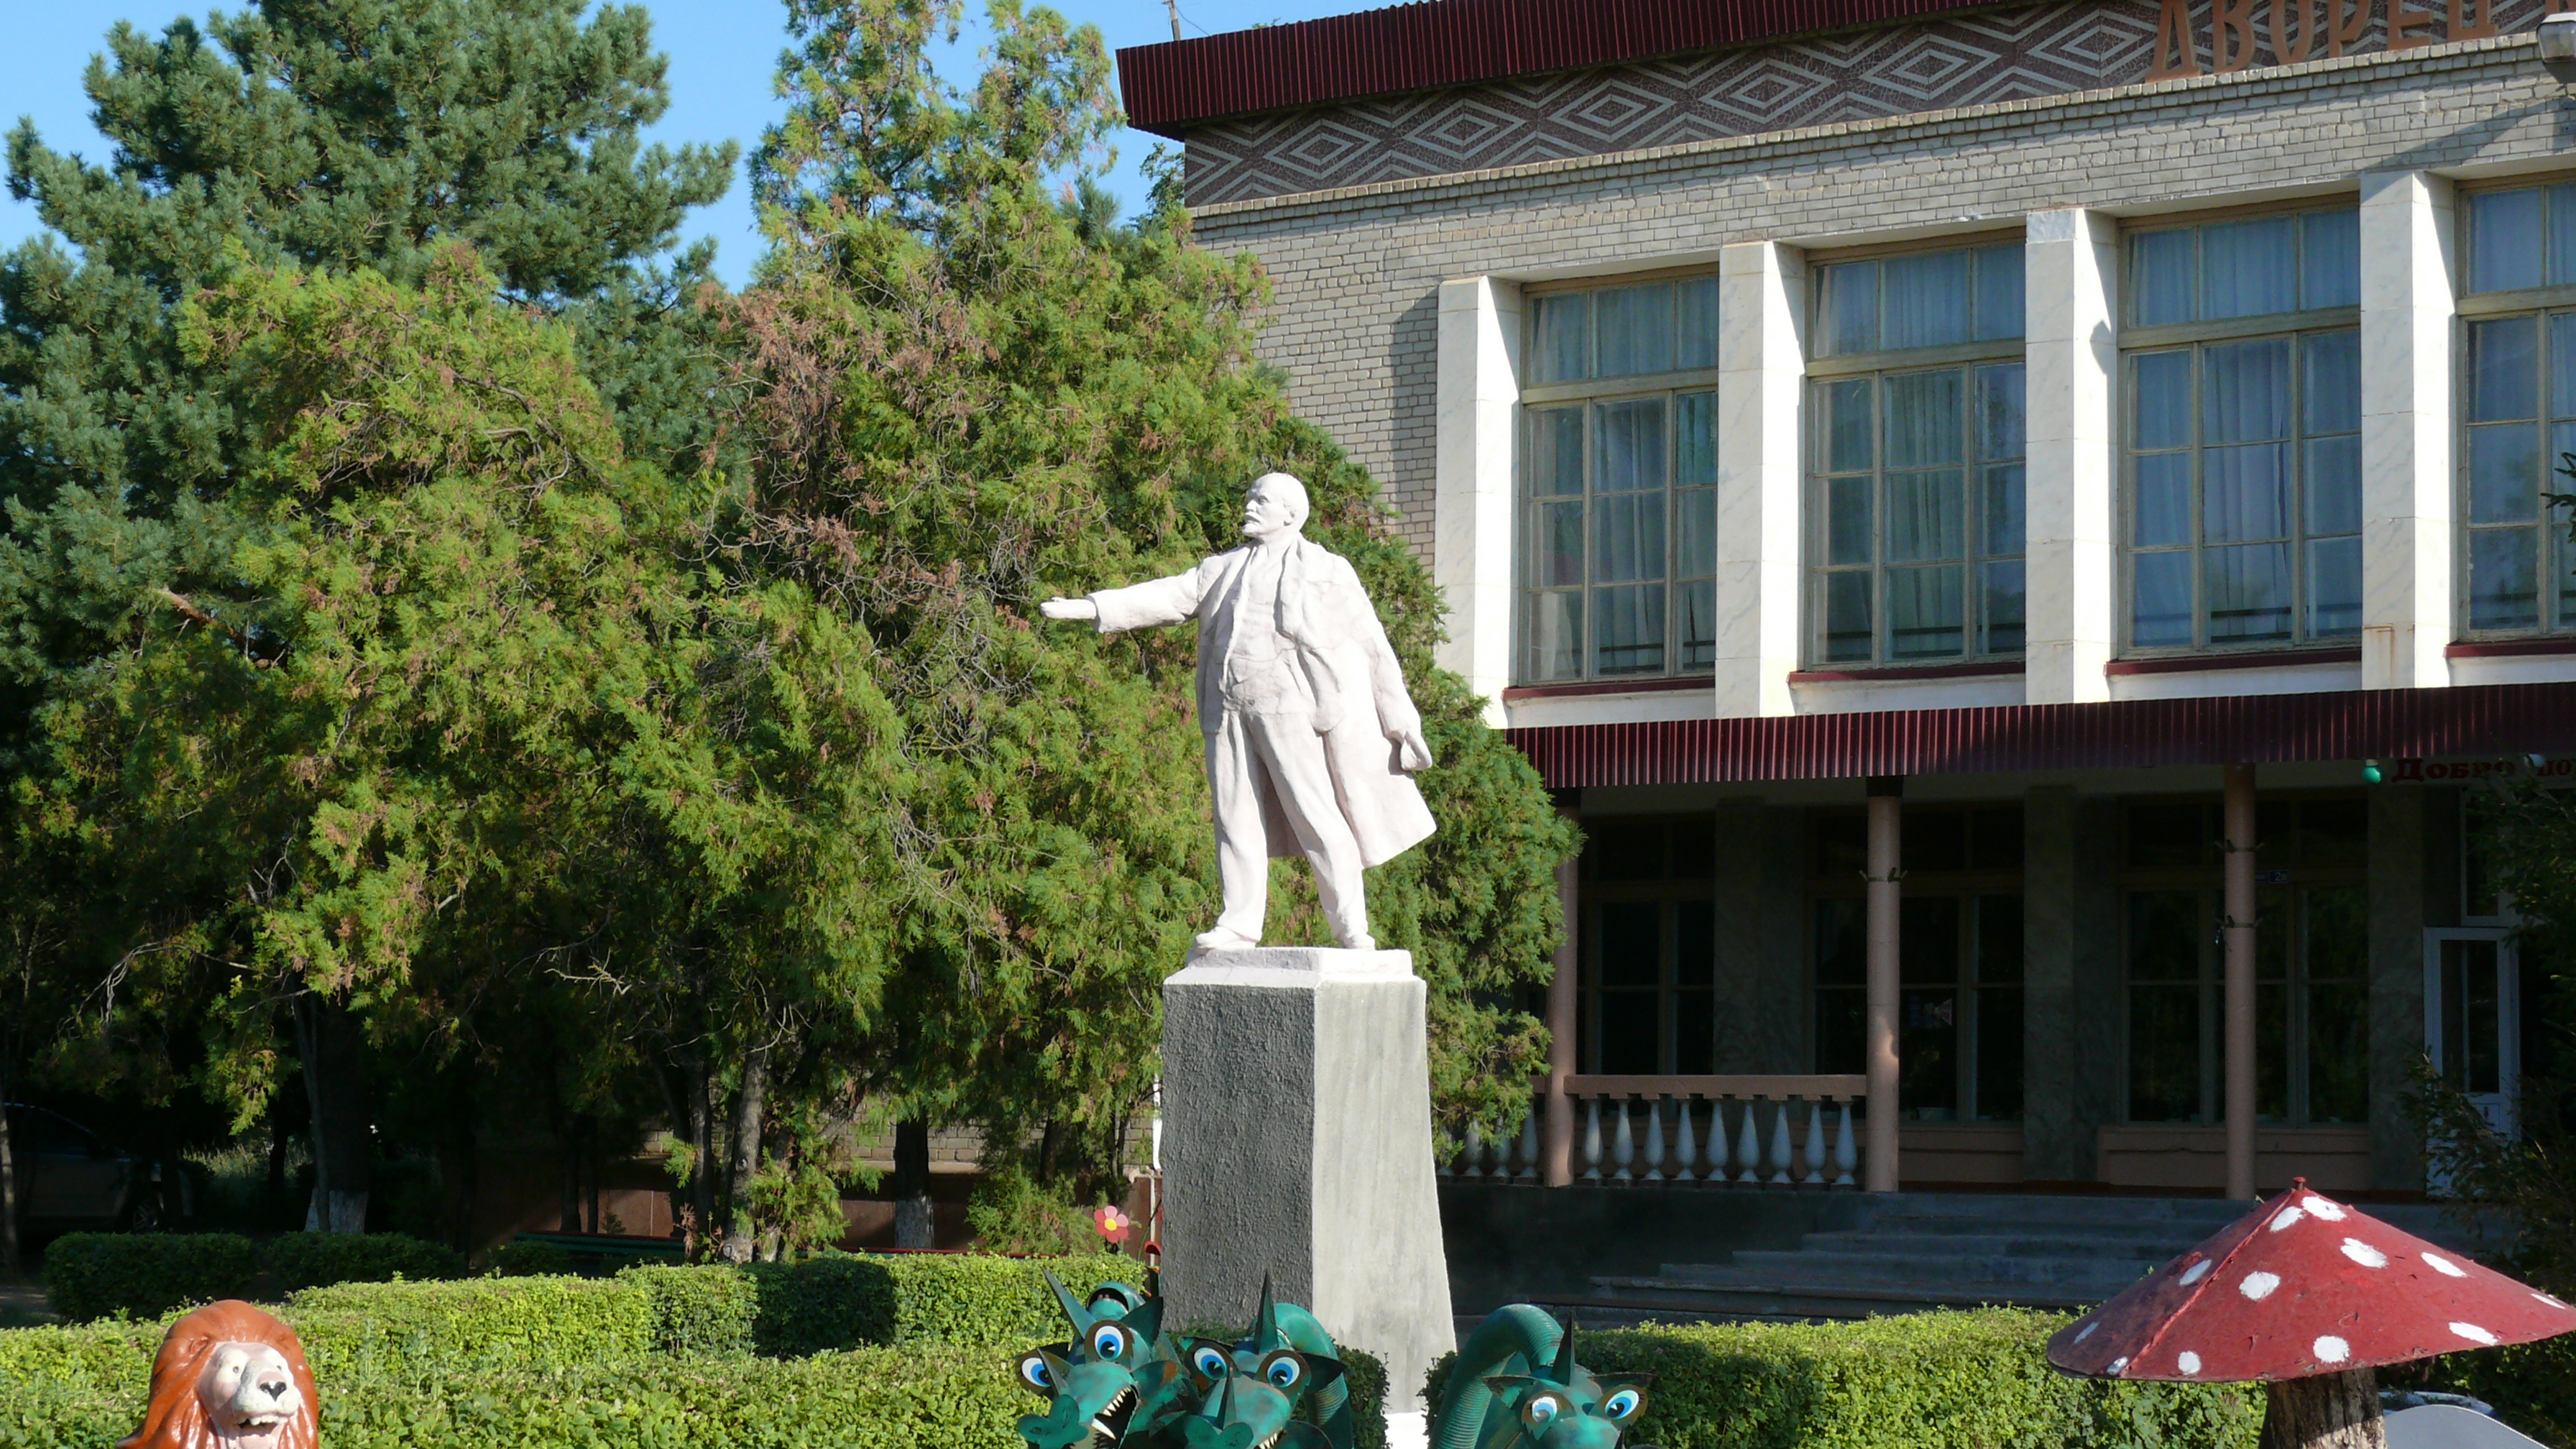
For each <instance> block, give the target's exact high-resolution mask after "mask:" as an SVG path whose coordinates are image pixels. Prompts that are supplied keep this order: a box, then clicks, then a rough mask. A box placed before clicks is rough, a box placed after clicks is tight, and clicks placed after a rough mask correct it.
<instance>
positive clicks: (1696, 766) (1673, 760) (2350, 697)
mask: <svg viewBox="0 0 2576 1449" xmlns="http://www.w3.org/2000/svg"><path fill="white" fill-rule="evenodd" d="M1508 735H1509V738H1510V739H1511V742H1512V744H1513V745H1514V746H1515V747H1517V748H1518V749H1519V750H1520V751H1521V752H1522V753H1523V754H1526V755H1527V756H1529V758H1530V762H1531V763H1532V764H1534V765H1536V766H1537V767H1538V770H1539V774H1540V776H1541V777H1542V778H1544V779H1545V780H1546V782H1547V783H1548V785H1549V786H1550V787H1551V788H1555V789H1579V788H1582V787H1584V786H1593V785H1602V786H1607V785H1700V784H1735V783H1751V782H1757V781H1770V780H1829V779H1849V778H1853V777H1857V776H1868V775H1945V774H1985V773H2005V772H2014V771H2029V770H2070V769H2122V768H2134V769H2144V768H2149V767H2153V766H2159V765H2222V764H2228V763H2232V762H2238V761H2243V762H2249V763H2253V764H2287V763H2294V762H2300V761H2314V760H2365V759H2385V760H2394V759H2408V758H2433V757H2450V758H2460V757H2470V758H2477V757H2484V756H2506V755H2521V754H2532V753H2538V754H2568V753H2571V752H2576V682H2561V683H2547V684H2491V685H2470V686H2458V687H2453V688H2449V689H2370V690H2358V689H2357V690H2338V691H2329V692H2320V693H2314V694H2238V695H2218V696H2212V697H2206V698H2197V699H2137V700H2114V701H2110V702H2106V703H2100V704H2034V705H2006V706H2001V707H1997V708H1988V709H1921V710H1883V711H1876V712H1870V713H1857V714H1811V715H1786V716H1775V717H1766V718H1756V719H1707V720H1666V721H1658V722H1655V723H1650V724H1597V725H1555V726H1547V727H1542V728H1530V729H1515V730H1511V731H1509V732H1508Z"/></svg>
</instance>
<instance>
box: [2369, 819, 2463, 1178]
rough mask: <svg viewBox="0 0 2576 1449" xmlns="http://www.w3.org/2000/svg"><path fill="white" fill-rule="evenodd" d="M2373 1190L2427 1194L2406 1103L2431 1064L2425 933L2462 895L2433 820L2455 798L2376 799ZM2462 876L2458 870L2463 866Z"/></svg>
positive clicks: (2372, 929) (2373, 852) (2372, 847)
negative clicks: (2448, 897) (2445, 903)
mask: <svg viewBox="0 0 2576 1449" xmlns="http://www.w3.org/2000/svg"><path fill="white" fill-rule="evenodd" d="M2369 798H2370V1185H2371V1186H2372V1187H2375V1188H2379V1189H2381V1190H2383V1191H2391V1192H2421V1191H2422V1190H2423V1188H2424V1153H2423V1146H2422V1144H2421V1143H2419V1142H2417V1141H2416V1140H2415V1133H2414V1130H2413V1129H2412V1128H2411V1127H2410V1126H2408V1124H2407V1121H2406V1113H2405V1111H2404V1110H2403V1104H2404V1102H2405V1101H2406V1098H2407V1095H2408V1094H2409V1093H2411V1092H2413V1091H2414V1090H2415V1067H2416V1065H2417V1064H2418V1063H2420V1062H2422V1061H2423V1059H2424V928H2425V927H2427V926H2429V925H2432V924H2433V922H2432V921H2430V920H2428V919H2426V916H2427V914H2428V912H2427V910H2426V907H2427V906H2428V905H2429V904H2431V903H2432V902H2433V901H2434V900H2435V899H2436V897H2435V896H2434V894H2433V893H2434V892H2435V891H2436V890H2450V891H2457V890H2458V889H2459V885H2458V877H2457V875H2456V874H2453V873H2449V872H2445V871H2444V870H2443V869H2442V868H2441V867H2442V865H2444V864H2449V862H2448V861H2447V860H2444V859H2442V853H2440V852H2435V851H2432V850H2428V849H2427V848H2426V847H2427V845H2428V844H2429V842H2428V841H2427V839H2426V835H2427V833H2428V832H2427V830H2426V826H2427V825H2428V824H2429V823H2430V821H2429V820H2428V819H2427V816H2428V815H2429V814H2430V813H2431V811H2432V810H2434V809H2437V808H2440V807H2441V806H2443V805H2450V804H2456V797H2454V796H2451V795H2450V794H2449V793H2448V792H2442V793H2439V794H2436V793H2435V792H2433V791H2430V790H2422V789H2379V790H2373V791H2371V792H2370V797H2369ZM2455 869H2456V867H2455Z"/></svg>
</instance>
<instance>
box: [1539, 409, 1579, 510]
mask: <svg viewBox="0 0 2576 1449" xmlns="http://www.w3.org/2000/svg"><path fill="white" fill-rule="evenodd" d="M1530 491H1531V492H1532V493H1535V494H1537V495H1539V496H1540V497H1542V498H1547V497H1555V496H1560V495H1565V494H1575V493H1581V492H1582V491H1583V409H1581V408H1579V407H1573V408H1540V409H1537V410H1534V411H1533V412H1531V413H1530Z"/></svg>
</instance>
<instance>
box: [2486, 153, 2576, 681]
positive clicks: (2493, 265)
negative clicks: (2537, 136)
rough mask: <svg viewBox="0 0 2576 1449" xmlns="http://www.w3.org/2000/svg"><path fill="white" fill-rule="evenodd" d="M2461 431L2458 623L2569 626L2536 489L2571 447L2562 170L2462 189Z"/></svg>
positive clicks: (2575, 361)
mask: <svg viewBox="0 0 2576 1449" xmlns="http://www.w3.org/2000/svg"><path fill="white" fill-rule="evenodd" d="M2466 210H2467V213H2468V218H2467V220H2468V234H2469V235H2468V242H2469V285H2468V292H2469V295H2468V297H2467V298H2466V299H2464V300H2463V302H2462V304H2461V311H2462V312H2464V313H2466V314H2468V317H2469V321H2468V352H2469V355H2468V389H2467V393H2468V396H2467V398H2466V399H2465V401H2466V403H2467V408H2466V412H2467V417H2466V420H2465V423H2464V427H2465V430H2466V433H2467V436H2466V438H2465V439H2464V445H2463V446H2462V448H2461V450H2460V453H2461V458H2460V471H2461V484H2462V492H2463V498H2462V508H2461V517H2462V518H2463V519H2464V520H2466V529H2465V532H2466V534H2467V539H2466V547H2465V553H2466V558H2465V559H2464V560H2463V562H2464V563H2465V565H2466V567H2465V568H2464V570H2463V572H2464V574H2465V576H2466V585H2465V587H2464V589H2463V590H2462V592H2463V594H2464V596H2465V603H2466V605H2467V613H2468V619H2467V624H2468V628H2469V629H2470V631H2472V632H2474V633H2483V634H2497V633H2504V634H2515V633H2535V632H2539V631H2542V630H2557V629H2569V628H2576V557H2571V556H2570V549H2569V544H2568V541H2567V539H2566V538H2565V537H2563V536H2562V535H2561V532H2560V530H2558V529H2556V528H2553V527H2551V526H2550V518H2551V514H2550V508H2549V503H2550V495H2552V494H2561V493H2568V492H2576V479H2570V478H2568V477H2567V476H2566V475H2564V474H2563V473H2561V472H2560V471H2559V469H2560V467H2561V462H2562V459H2564V458H2565V456H2566V455H2567V454H2569V453H2571V452H2576V310H2570V308H2571V304H2576V182H2571V183H2561V184H2559V185H2556V186H2548V187H2538V186H2532V187H2523V188H2521V189H2519V190H2513V191H2487V192H2479V193H2474V194H2472V195H2471V196H2469V197H2468V199H2467V206H2466Z"/></svg>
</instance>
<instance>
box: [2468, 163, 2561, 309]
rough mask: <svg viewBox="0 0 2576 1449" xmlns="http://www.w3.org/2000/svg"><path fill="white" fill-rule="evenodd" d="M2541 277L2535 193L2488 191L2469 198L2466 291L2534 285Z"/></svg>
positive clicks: (2536, 198) (2489, 290) (2538, 192)
mask: <svg viewBox="0 0 2576 1449" xmlns="http://www.w3.org/2000/svg"><path fill="white" fill-rule="evenodd" d="M2544 275H2546V272H2545V269H2544V268H2543V266H2542V254H2541V250H2540V191H2539V189H2538V188H2536V187H2535V188H2532V189H2530V190H2525V191H2488V192H2481V193H2479V194H2477V195H2474V196H2471V197H2470V198H2469V290H2470V291H2472V292H2502V291H2509V290H2511V289H2513V288H2516V287H2537V286H2539V285H2540V284H2541V279H2542V277H2543V276H2544Z"/></svg>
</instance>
